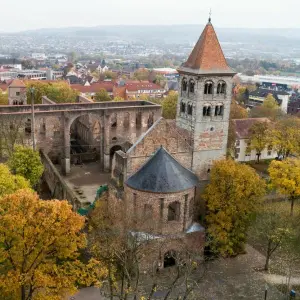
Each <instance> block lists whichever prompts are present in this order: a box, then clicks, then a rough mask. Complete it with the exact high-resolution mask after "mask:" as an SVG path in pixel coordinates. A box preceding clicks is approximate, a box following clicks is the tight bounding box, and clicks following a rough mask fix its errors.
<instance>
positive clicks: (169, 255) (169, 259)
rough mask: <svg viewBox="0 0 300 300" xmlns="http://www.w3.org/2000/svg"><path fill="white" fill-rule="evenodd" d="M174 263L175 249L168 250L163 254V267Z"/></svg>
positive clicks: (171, 265)
mask: <svg viewBox="0 0 300 300" xmlns="http://www.w3.org/2000/svg"><path fill="white" fill-rule="evenodd" d="M175 265H176V251H174V250H170V251H168V252H166V253H165V255H164V268H168V267H173V266H175Z"/></svg>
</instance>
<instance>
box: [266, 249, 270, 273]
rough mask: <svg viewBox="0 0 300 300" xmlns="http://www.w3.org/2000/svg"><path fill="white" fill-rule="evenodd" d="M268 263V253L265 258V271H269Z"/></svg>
mask: <svg viewBox="0 0 300 300" xmlns="http://www.w3.org/2000/svg"><path fill="white" fill-rule="evenodd" d="M269 262H270V254H269V251H268V253H267V256H266V263H265V271H269Z"/></svg>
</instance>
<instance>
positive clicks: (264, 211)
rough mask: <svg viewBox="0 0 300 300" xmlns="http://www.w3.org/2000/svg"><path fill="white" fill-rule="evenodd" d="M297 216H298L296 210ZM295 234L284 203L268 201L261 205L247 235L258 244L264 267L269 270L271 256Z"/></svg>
mask: <svg viewBox="0 0 300 300" xmlns="http://www.w3.org/2000/svg"><path fill="white" fill-rule="evenodd" d="M297 217H298V218H299V217H300V215H299V211H298V216H297ZM293 234H295V232H294V228H293V224H292V222H291V220H290V217H289V211H288V209H287V206H286V205H285V203H268V204H265V205H264V206H263V207H261V209H260V211H259V212H258V214H257V215H256V218H255V220H254V222H253V224H252V226H251V230H250V232H249V235H251V238H252V239H253V240H254V241H255V242H256V243H258V244H259V245H260V247H261V249H262V250H263V252H264V254H265V256H266V260H265V266H264V269H265V270H266V271H268V270H269V263H270V259H271V257H272V256H273V255H274V253H275V252H276V251H278V250H279V249H280V247H282V246H283V244H284V243H288V242H289V241H291V238H292V235H293Z"/></svg>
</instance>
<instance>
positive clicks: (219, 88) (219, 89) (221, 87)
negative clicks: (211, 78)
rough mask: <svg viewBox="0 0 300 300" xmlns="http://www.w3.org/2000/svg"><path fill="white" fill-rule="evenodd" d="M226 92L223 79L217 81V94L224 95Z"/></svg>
mask: <svg viewBox="0 0 300 300" xmlns="http://www.w3.org/2000/svg"><path fill="white" fill-rule="evenodd" d="M225 93H226V83H225V81H219V83H218V86H217V94H218V95H224V94H225Z"/></svg>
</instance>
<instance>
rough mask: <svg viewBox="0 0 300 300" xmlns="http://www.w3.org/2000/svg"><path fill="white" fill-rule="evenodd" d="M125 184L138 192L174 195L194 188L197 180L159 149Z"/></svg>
mask: <svg viewBox="0 0 300 300" xmlns="http://www.w3.org/2000/svg"><path fill="white" fill-rule="evenodd" d="M126 184H127V185H128V186H129V187H131V188H133V189H135V190H139V191H146V192H152V193H176V192H180V191H184V190H187V189H190V188H192V187H195V186H196V185H197V184H198V178H197V176H196V175H195V174H194V173H192V172H191V171H190V170H188V169H186V168H185V167H183V166H182V165H181V164H180V163H179V162H178V161H177V160H176V159H175V158H174V157H173V156H172V155H171V154H169V153H168V152H167V150H166V149H164V148H163V147H160V148H159V149H158V150H157V151H156V152H155V154H154V155H153V156H152V157H151V158H150V159H149V160H148V161H147V162H146V163H145V164H144V165H143V166H142V167H141V168H140V169H139V170H138V171H137V172H136V173H135V174H133V175H132V176H131V177H129V179H128V180H127V182H126Z"/></svg>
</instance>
